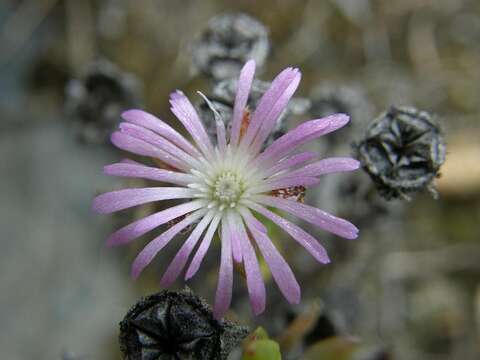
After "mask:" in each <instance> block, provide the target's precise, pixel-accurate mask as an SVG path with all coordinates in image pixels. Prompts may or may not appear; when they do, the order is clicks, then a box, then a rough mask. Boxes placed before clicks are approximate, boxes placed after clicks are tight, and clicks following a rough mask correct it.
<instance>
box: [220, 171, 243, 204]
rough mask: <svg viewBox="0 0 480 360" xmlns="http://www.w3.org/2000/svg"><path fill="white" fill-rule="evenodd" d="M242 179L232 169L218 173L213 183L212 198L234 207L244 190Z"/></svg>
mask: <svg viewBox="0 0 480 360" xmlns="http://www.w3.org/2000/svg"><path fill="white" fill-rule="evenodd" d="M244 190H245V188H244V182H243V180H242V179H241V178H240V177H239V176H238V175H237V174H236V173H234V172H232V171H225V172H222V173H220V174H219V175H218V176H217V177H216V179H215V181H214V185H213V198H214V199H215V200H217V201H218V202H219V203H221V204H224V205H228V206H230V207H234V206H235V205H236V203H237V202H238V200H239V199H240V198H241V196H242V194H243V192H244Z"/></svg>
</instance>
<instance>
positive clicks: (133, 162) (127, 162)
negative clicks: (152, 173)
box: [120, 158, 146, 166]
mask: <svg viewBox="0 0 480 360" xmlns="http://www.w3.org/2000/svg"><path fill="white" fill-rule="evenodd" d="M120 163H122V164H130V165H143V166H146V165H145V164H143V163H141V162H139V161H135V160H132V159H128V158H125V159H122V160H120Z"/></svg>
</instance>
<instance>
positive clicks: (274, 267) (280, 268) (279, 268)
mask: <svg viewBox="0 0 480 360" xmlns="http://www.w3.org/2000/svg"><path fill="white" fill-rule="evenodd" d="M247 227H248V229H249V230H250V232H251V234H252V235H253V237H254V238H255V241H256V243H257V245H258V248H259V249H260V252H261V253H262V255H263V258H264V259H265V261H266V263H267V264H268V267H269V268H270V271H271V273H272V276H273V279H274V280H275V282H276V283H277V285H278V287H279V289H280V291H281V292H282V294H283V296H285V298H286V299H287V300H288V302H290V303H292V304H298V303H299V302H300V285H298V282H297V279H295V275H293V272H292V269H290V266H288V264H287V262H286V261H285V259H284V258H283V257H282V255H280V253H279V252H278V250H277V249H276V248H275V246H274V245H273V244H272V241H271V240H270V238H269V237H268V236H267V234H265V233H262V232H260V231H258V230H257V229H256V228H255V226H252V224H250V223H249V222H247Z"/></svg>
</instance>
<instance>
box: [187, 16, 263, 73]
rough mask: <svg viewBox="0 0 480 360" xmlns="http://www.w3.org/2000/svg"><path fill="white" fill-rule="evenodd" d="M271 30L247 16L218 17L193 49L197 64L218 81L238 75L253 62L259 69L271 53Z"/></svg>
mask: <svg viewBox="0 0 480 360" xmlns="http://www.w3.org/2000/svg"><path fill="white" fill-rule="evenodd" d="M269 48H270V44H269V40H268V30H267V28H266V27H265V26H264V25H263V24H262V23H260V22H259V21H258V20H256V19H254V18H252V17H251V16H249V15H246V14H243V13H232V14H222V15H218V16H216V17H214V18H213V19H211V20H210V21H209V23H208V26H207V28H206V29H205V30H204V31H203V32H202V33H201V34H200V35H199V37H198V38H197V39H196V41H195V42H194V43H193V46H192V59H193V65H194V66H195V67H196V68H197V69H198V70H200V71H201V72H202V73H204V74H205V75H207V76H209V77H212V78H214V79H216V80H219V79H225V78H228V77H232V76H236V75H238V73H239V72H240V69H241V67H242V66H243V64H244V63H245V62H246V61H247V60H249V59H253V60H255V62H256V63H257V66H258V67H262V66H263V64H264V63H265V60H266V58H267V55H268V52H269Z"/></svg>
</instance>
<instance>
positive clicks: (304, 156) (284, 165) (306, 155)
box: [264, 151, 317, 176]
mask: <svg viewBox="0 0 480 360" xmlns="http://www.w3.org/2000/svg"><path fill="white" fill-rule="evenodd" d="M316 157H317V154H316V153H314V152H311V151H306V152H302V153H300V154H295V155H292V156H290V157H288V158H286V159H284V160H281V161H280V162H278V163H276V164H275V165H273V166H272V167H271V168H270V169H268V170H267V171H265V172H264V174H265V176H271V175H274V174H276V173H278V172H280V171H282V170H285V169H288V168H291V167H293V166H296V165H299V164H302V163H304V162H307V161H310V160H313V159H315V158H316Z"/></svg>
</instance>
